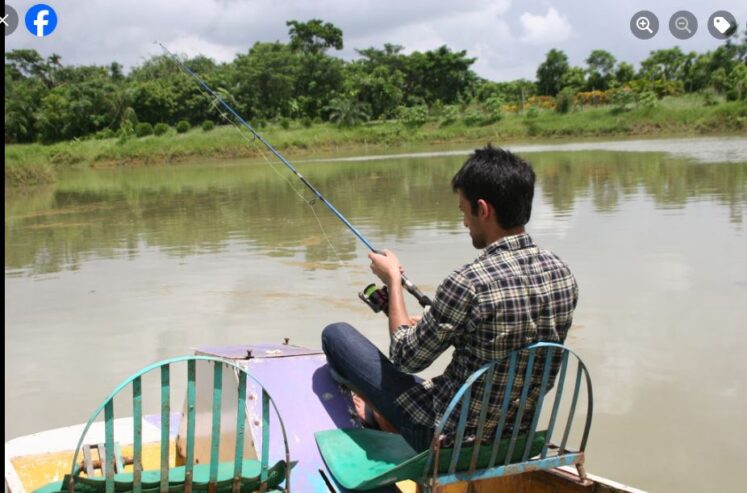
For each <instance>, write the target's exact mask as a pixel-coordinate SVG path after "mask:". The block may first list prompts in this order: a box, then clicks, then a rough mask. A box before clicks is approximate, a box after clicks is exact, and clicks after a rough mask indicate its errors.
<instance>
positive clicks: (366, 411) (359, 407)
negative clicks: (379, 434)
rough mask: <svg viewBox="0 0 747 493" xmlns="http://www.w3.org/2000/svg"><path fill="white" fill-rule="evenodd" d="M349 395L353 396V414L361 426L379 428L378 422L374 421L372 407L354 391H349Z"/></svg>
mask: <svg viewBox="0 0 747 493" xmlns="http://www.w3.org/2000/svg"><path fill="white" fill-rule="evenodd" d="M350 395H351V396H352V397H353V407H354V408H355V414H356V416H358V419H359V420H360V422H361V424H362V425H363V427H364V428H370V429H372V430H379V429H381V428H380V427H379V423H377V421H376V417H375V416H374V411H373V409H371V407H370V406H368V405H366V401H364V400H363V399H362V398H361V397H360V396H359V395H358V394H356V393H355V392H351V393H350Z"/></svg>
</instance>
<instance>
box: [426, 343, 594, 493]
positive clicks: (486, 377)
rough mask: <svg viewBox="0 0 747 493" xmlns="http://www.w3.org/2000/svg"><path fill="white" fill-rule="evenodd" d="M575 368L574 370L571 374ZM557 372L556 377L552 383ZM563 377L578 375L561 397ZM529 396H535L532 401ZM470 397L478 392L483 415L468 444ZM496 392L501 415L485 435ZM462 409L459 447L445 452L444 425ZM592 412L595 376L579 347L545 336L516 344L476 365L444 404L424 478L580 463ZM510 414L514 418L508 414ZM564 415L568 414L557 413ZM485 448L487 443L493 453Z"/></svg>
mask: <svg viewBox="0 0 747 493" xmlns="http://www.w3.org/2000/svg"><path fill="white" fill-rule="evenodd" d="M538 362H539V363H538ZM573 367H575V377H574V376H572V375H573ZM569 368H571V370H570V371H569ZM499 372H506V373H507V375H506V376H505V378H503V375H502V374H499ZM556 377H557V384H556V385H554V382H555V380H556ZM566 378H568V380H569V382H571V381H572V382H573V384H572V385H573V394H572V395H571V397H570V399H568V398H567V397H566V398H564V394H563V391H564V389H566V388H567V387H568V386H567V385H565V381H566ZM582 379H585V382H586V385H585V390H586V392H585V401H586V412H585V420H584V425H583V431H582V432H581V437H580V439H579V444H578V447H575V448H574V449H573V450H571V449H569V448H568V442H569V438H570V436H571V428H572V426H573V423H574V416H575V415H576V410H577V404H578V402H579V395H580V394H581V393H582V392H581V390H582V387H581V381H582ZM496 381H498V382H505V386H504V388H503V389H499V392H498V395H497V396H496V395H494V394H496V393H495V392H493V388H494V385H495V382H496ZM515 383H516V384H518V385H515ZM553 387H555V392H554V394H555V395H554V398H553V399H552V408H551V410H550V412H549V415H548V414H547V413H545V414H546V416H545V417H544V419H542V420H541V419H540V416H541V415H542V409H543V401H544V400H545V396H546V395H547V397H548V398H549V397H550V395H551V394H549V391H550V390H551V389H552V388H553ZM530 395H533V396H536V399H535V401H534V402H533V403H531V404H529V401H530V400H531V399H529V396H530ZM473 396H474V398H475V399H477V398H479V399H480V401H479V407H478V408H477V409H479V417H478V419H477V427H476V433H475V434H474V437H468V438H469V440H467V442H468V443H467V444H465V438H467V437H465V430H466V429H467V422H468V419H469V418H470V414H471V413H470V410H472V413H474V411H475V409H476V407H475V406H474V404H475V403H474V402H473ZM496 397H497V398H498V401H497V402H498V403H500V415H499V416H498V417H494V418H495V419H497V421H498V422H497V425H496V426H495V429H494V430H492V431H491V433H489V434H488V433H486V428H487V427H486V421H487V418H488V409H489V407H490V405H489V403H490V402H491V399H493V400H494V399H496ZM517 401H518V402H517ZM493 402H495V401H493ZM457 408H459V415H458V420H457V427H456V430H455V432H454V436H453V441H454V448H453V449H448V450H447V452H448V453H443V452H444V451H445V450H444V447H443V444H442V438H443V437H442V433H443V431H444V426H445V425H446V423H447V422H448V421H449V418H450V417H451V415H452V414H453V413H455V412H457V411H456V410H457ZM532 408H533V409H532ZM592 411H593V396H592V388H591V378H590V377H589V373H588V371H587V369H586V366H585V365H584V363H583V362H582V361H581V359H580V358H579V357H578V356H577V355H576V354H575V353H574V352H572V351H571V350H569V349H568V348H566V347H565V346H563V345H560V344H556V343H550V342H540V343H536V344H532V345H530V346H528V347H525V348H522V349H518V350H515V351H512V352H511V353H509V354H508V355H507V356H506V357H505V358H503V359H501V360H499V361H495V362H491V363H488V364H486V365H484V366H482V367H481V368H480V369H478V370H477V371H475V372H474V373H473V374H472V375H471V376H470V377H469V378H468V379H467V381H466V382H465V383H464V384H463V385H462V387H461V388H460V389H459V391H458V392H457V393H456V395H455V396H454V398H453V399H452V400H451V402H450V403H449V405H448V406H447V407H446V410H445V412H444V414H443V416H442V417H441V419H440V420H439V424H438V426H437V427H436V431H435V435H434V439H433V445H432V447H431V450H430V455H429V458H428V460H427V461H426V465H425V469H424V471H423V480H422V483H423V484H424V485H426V486H427V487H430V488H435V487H436V486H437V485H443V484H449V483H454V482H457V481H470V480H478V479H487V478H491V477H497V476H504V475H509V474H516V473H520V472H525V471H528V470H533V469H551V468H554V467H558V466H562V465H571V464H577V465H579V464H583V461H584V450H585V448H586V442H587V440H588V438H589V430H590V428H591V418H592ZM512 414H513V416H512V419H511V420H510V421H511V422H510V423H509V422H507V421H509V420H508V419H507V416H510V415H512ZM563 415H567V417H566V418H565V419H563V418H562V417H561V418H560V419H559V417H560V416H563ZM472 419H474V417H473V418H472ZM495 419H494V420H493V421H495ZM527 423H528V425H527ZM545 423H546V427H545ZM556 434H557V436H558V437H559V438H560V444H559V445H555V444H553V443H552V439H553V436H554V435H556ZM509 437H510V438H509ZM485 449H489V450H490V454H489V455H488V454H487V453H486V452H487V451H486V450H485ZM481 451H482V453H481ZM443 460H446V461H448V467H445V466H446V464H444V463H441V462H442V461H443ZM465 464H466V466H465Z"/></svg>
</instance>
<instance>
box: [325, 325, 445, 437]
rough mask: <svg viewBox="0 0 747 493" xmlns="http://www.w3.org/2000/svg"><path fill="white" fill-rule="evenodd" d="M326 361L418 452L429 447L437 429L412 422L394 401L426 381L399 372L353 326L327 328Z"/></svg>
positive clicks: (331, 326) (330, 326) (329, 326)
mask: <svg viewBox="0 0 747 493" xmlns="http://www.w3.org/2000/svg"><path fill="white" fill-rule="evenodd" d="M322 349H323V350H324V353H325V354H326V355H327V361H328V362H329V365H330V366H331V367H332V369H334V370H335V372H337V373H338V374H339V375H340V376H341V377H342V378H343V379H345V380H347V381H348V382H349V383H350V386H351V387H353V390H355V391H357V392H358V393H360V394H361V395H362V396H363V397H365V398H366V399H367V400H368V401H369V402H370V403H371V404H372V405H373V406H374V407H375V408H376V410H377V411H378V412H379V413H380V414H381V415H382V416H383V417H384V418H386V420H387V421H389V422H390V423H391V424H392V425H393V426H394V427H395V428H396V429H397V430H398V431H399V433H400V434H401V435H402V437H403V438H404V439H405V440H406V441H407V443H409V444H410V446H412V448H414V449H415V450H417V451H418V452H421V451H423V450H426V449H428V448H430V446H431V442H432V440H433V433H434V429H433V428H432V427H428V426H423V425H420V424H417V423H413V422H412V421H411V420H410V418H409V417H408V416H407V414H405V412H404V411H403V410H402V409H401V408H400V407H399V406H398V405H397V404H395V402H394V401H395V400H396V399H397V398H398V397H399V396H400V395H402V394H403V393H404V392H406V391H407V390H408V389H410V388H412V387H414V386H415V385H419V384H420V383H421V382H422V381H423V379H422V378H420V377H417V376H415V375H411V374H409V373H405V372H403V371H400V370H398V369H397V368H396V367H395V366H394V365H393V364H392V362H391V361H389V359H388V358H387V357H386V356H384V355H383V354H382V353H381V351H379V350H378V349H377V348H376V346H374V345H373V344H372V343H371V341H369V340H368V339H366V338H365V337H364V336H363V335H362V334H361V333H360V332H358V331H357V330H356V329H355V328H354V327H352V326H351V325H349V324H346V323H335V324H331V325H328V326H327V327H325V328H324V331H323V332H322Z"/></svg>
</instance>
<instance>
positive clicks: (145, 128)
mask: <svg viewBox="0 0 747 493" xmlns="http://www.w3.org/2000/svg"><path fill="white" fill-rule="evenodd" d="M135 135H137V136H138V137H145V136H146V135H153V125H151V124H150V123H148V122H142V123H138V124H137V126H136V127H135Z"/></svg>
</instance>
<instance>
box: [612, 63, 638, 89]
mask: <svg viewBox="0 0 747 493" xmlns="http://www.w3.org/2000/svg"><path fill="white" fill-rule="evenodd" d="M634 78H635V68H633V66H632V65H631V64H629V63H627V62H620V64H619V65H618V66H617V70H615V79H616V80H617V82H618V84H620V85H624V84H627V83H628V82H630V81H631V80H633V79H634Z"/></svg>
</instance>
